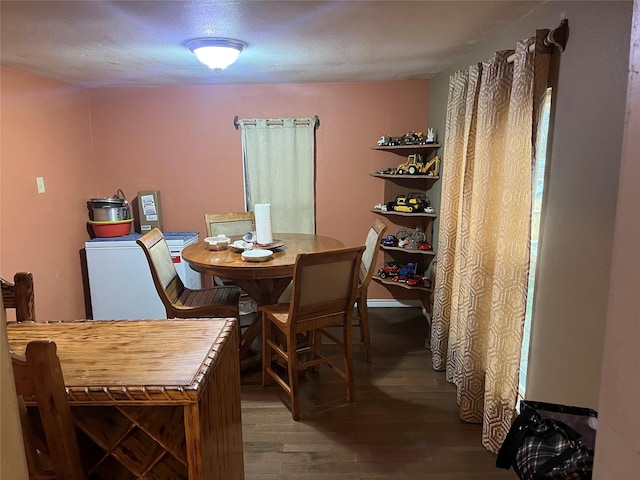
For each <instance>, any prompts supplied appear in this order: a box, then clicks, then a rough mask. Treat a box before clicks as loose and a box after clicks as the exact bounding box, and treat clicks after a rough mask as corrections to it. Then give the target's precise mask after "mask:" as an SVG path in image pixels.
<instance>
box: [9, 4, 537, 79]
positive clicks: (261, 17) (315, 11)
mask: <svg viewBox="0 0 640 480" xmlns="http://www.w3.org/2000/svg"><path fill="white" fill-rule="evenodd" d="M543 3H544V1H542V0H538V1H507V0H504V1H444V0H441V1H310V0H298V1H271V0H259V1H247V0H242V1H194V0H186V1H162V0H161V1H131V0H129V1H58V0H50V1H31V0H23V1H4V0H2V1H1V2H0V7H1V11H0V20H1V38H0V40H1V42H0V49H1V63H2V65H4V66H9V67H13V68H16V69H19V70H23V71H27V72H31V73H35V74H38V75H42V76H45V77H49V78H53V79H57V80H61V81H64V82H68V83H71V84H77V85H82V86H85V87H89V88H92V87H104V86H127V85H140V86H150V85H178V84H180V85H189V84H192V85H195V84H250V83H254V84H255V83H298V82H344V81H384V80H404V79H416V78H429V77H431V76H433V75H435V74H438V73H439V72H441V71H443V70H446V69H447V68H448V67H450V66H452V65H454V64H455V63H457V61H459V60H460V59H461V58H462V57H464V56H465V54H466V53H467V52H468V50H469V49H470V48H472V47H473V45H474V44H475V43H477V42H479V41H482V40H483V39H487V38H491V36H492V35H493V33H494V31H496V30H500V29H501V28H504V26H505V25H507V24H510V23H513V22H515V21H517V20H519V19H521V18H523V17H524V16H526V15H527V14H528V13H530V12H531V11H532V10H534V9H535V8H537V7H538V6H540V5H541V4H543ZM207 36H216V37H228V38H236V39H239V40H242V41H244V42H245V43H247V44H248V47H247V48H246V49H245V51H244V52H243V53H242V54H241V55H240V58H239V59H238V61H237V62H236V63H235V64H234V65H232V66H231V67H229V68H228V69H227V70H224V71H221V72H220V71H212V70H209V69H208V68H207V67H206V66H204V65H202V64H200V63H199V62H198V60H197V59H196V57H195V56H194V55H193V54H192V53H191V52H190V51H189V50H188V49H187V48H186V47H184V43H185V42H186V41H188V40H190V39H193V38H198V37H207Z"/></svg>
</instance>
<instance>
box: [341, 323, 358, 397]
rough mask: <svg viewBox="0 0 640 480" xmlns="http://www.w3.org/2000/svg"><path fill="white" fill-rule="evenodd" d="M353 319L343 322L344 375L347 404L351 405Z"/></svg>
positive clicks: (352, 392)
mask: <svg viewBox="0 0 640 480" xmlns="http://www.w3.org/2000/svg"><path fill="white" fill-rule="evenodd" d="M352 322H353V319H352V318H347V321H346V322H344V325H343V327H344V336H343V341H344V345H343V346H344V374H345V381H346V382H347V402H349V403H351V402H354V401H355V400H356V396H355V382H354V379H353V325H352Z"/></svg>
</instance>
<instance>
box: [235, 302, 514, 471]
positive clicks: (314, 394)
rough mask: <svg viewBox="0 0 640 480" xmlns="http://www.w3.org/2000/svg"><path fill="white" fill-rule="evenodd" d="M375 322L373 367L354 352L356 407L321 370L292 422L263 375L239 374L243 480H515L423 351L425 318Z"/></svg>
mask: <svg viewBox="0 0 640 480" xmlns="http://www.w3.org/2000/svg"><path fill="white" fill-rule="evenodd" d="M369 315H370V323H371V329H372V332H371V336H372V344H373V350H372V352H373V361H372V363H371V364H367V363H366V362H365V361H364V351H363V349H362V347H361V346H355V355H354V356H355V360H354V363H355V372H356V401H355V403H352V404H348V403H346V396H345V387H344V382H342V380H340V379H339V378H338V377H337V376H336V375H335V374H334V373H332V372H331V371H329V370H328V369H327V368H326V367H324V368H321V370H320V372H317V373H307V375H306V376H305V377H303V378H302V379H301V396H300V401H301V412H302V413H301V419H300V421H299V422H294V421H293V420H292V419H291V414H290V411H289V409H288V408H287V406H286V405H285V404H284V403H283V401H282V399H281V397H280V392H281V390H280V388H279V387H278V386H276V385H275V384H273V385H270V386H269V387H266V388H263V387H262V386H261V384H260V372H259V369H255V370H249V371H245V372H243V378H242V421H243V437H244V438H243V439H244V462H245V475H246V480H329V479H331V480H362V479H375V480H383V479H388V480H392V479H393V480H404V479H432V480H439V479H443V480H444V479H447V480H451V479H487V480H491V479H516V478H517V476H516V475H515V473H514V472H513V470H509V471H505V470H501V469H498V468H496V467H495V455H494V454H492V453H489V452H488V451H487V450H486V449H485V448H484V447H483V446H482V444H481V426H480V425H475V424H469V423H465V422H462V421H461V420H460V419H459V418H458V414H457V405H456V393H455V388H454V387H453V386H452V385H451V384H449V383H447V382H446V381H445V378H444V373H443V372H436V371H434V370H433V368H432V366H431V358H430V352H429V351H428V350H425V348H424V343H425V338H426V336H427V325H426V321H425V319H424V317H423V316H422V314H421V312H420V310H419V309H414V308H375V309H370V310H369ZM357 333H358V332H356V331H354V336H356V338H357Z"/></svg>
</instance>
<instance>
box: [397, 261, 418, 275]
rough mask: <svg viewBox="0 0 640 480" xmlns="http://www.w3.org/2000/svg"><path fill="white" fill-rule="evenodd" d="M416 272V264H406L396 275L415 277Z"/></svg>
mask: <svg viewBox="0 0 640 480" xmlns="http://www.w3.org/2000/svg"><path fill="white" fill-rule="evenodd" d="M417 270H418V264H417V263H407V264H406V265H405V266H404V267H402V268H401V269H400V271H399V272H398V275H402V276H404V277H409V276H411V275H415V274H416V271H417Z"/></svg>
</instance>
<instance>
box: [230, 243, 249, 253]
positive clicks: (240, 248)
mask: <svg viewBox="0 0 640 480" xmlns="http://www.w3.org/2000/svg"><path fill="white" fill-rule="evenodd" d="M230 247H231V250H233V251H235V252H244V251H245V250H251V249H252V248H253V243H251V242H245V241H244V240H236V241H235V242H233V243H232V244H231V245H230Z"/></svg>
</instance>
